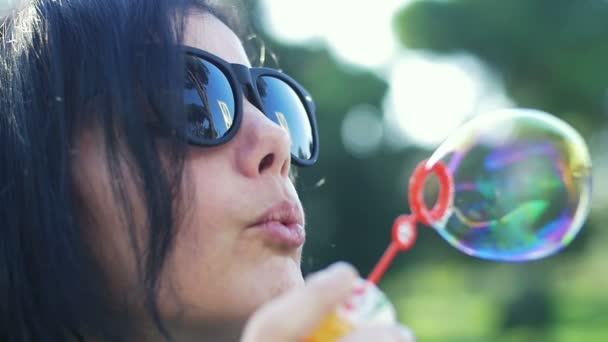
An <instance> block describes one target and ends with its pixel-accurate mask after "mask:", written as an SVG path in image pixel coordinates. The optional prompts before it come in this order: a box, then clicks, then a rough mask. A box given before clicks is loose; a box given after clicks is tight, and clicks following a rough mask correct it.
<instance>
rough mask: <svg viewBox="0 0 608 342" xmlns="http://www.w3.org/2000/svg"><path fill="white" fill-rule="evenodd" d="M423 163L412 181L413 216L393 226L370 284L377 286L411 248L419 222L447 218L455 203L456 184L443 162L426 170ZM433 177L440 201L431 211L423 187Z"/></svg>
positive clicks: (399, 218) (399, 220) (431, 222)
mask: <svg viewBox="0 0 608 342" xmlns="http://www.w3.org/2000/svg"><path fill="white" fill-rule="evenodd" d="M427 164H428V163H427V161H426V160H425V161H422V162H420V163H419V164H418V166H417V167H416V170H414V173H413V174H412V176H411V177H410V191H409V201H410V206H411V209H412V214H411V215H401V216H399V217H397V218H396V219H395V222H394V223H393V232H392V242H391V243H390V244H389V246H388V248H387V249H386V251H385V252H384V254H383V255H382V257H381V258H380V261H378V263H377V264H376V266H375V267H374V269H373V270H372V272H371V273H370V275H369V276H368V277H367V280H368V281H370V282H372V283H374V284H378V283H379V282H380V279H382V276H383V275H384V274H385V273H386V271H387V270H388V268H389V266H390V265H391V264H392V263H393V260H395V257H396V256H397V254H398V253H399V252H405V251H407V250H409V249H410V248H412V247H413V246H414V244H415V242H416V237H417V236H418V229H417V228H416V227H417V225H418V222H420V223H422V224H425V225H427V226H430V225H432V224H433V223H434V222H439V221H441V220H444V219H445V218H447V216H448V215H447V214H448V212H449V208H450V207H451V206H452V202H453V200H454V180H453V179H452V175H451V174H450V170H449V169H448V167H447V166H446V165H445V164H444V163H442V162H436V163H435V164H433V165H431V166H427ZM431 174H435V176H436V177H437V179H438V180H439V198H438V199H437V203H435V206H434V207H433V209H432V210H429V209H428V208H427V206H426V204H425V203H424V187H425V185H426V181H427V179H428V177H429V176H430V175H431Z"/></svg>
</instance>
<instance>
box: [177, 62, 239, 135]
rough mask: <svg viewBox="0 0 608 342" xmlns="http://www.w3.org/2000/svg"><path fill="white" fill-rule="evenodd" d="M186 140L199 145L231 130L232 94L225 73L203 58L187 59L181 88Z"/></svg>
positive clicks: (232, 116)
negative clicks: (184, 78)
mask: <svg viewBox="0 0 608 342" xmlns="http://www.w3.org/2000/svg"><path fill="white" fill-rule="evenodd" d="M184 105H185V106H186V119H187V122H188V125H187V136H188V139H190V140H192V141H194V142H195V143H199V144H206V143H213V142H214V141H216V140H218V139H221V138H222V137H223V136H224V135H226V133H227V132H228V130H230V128H231V127H232V124H233V121H234V113H235V100H234V93H233V92H232V87H231V85H230V82H229V81H228V79H227V78H226V76H225V74H224V73H223V72H222V71H221V70H220V69H219V68H218V67H216V66H215V65H214V64H212V63H210V62H208V61H205V60H204V59H202V58H199V57H196V56H191V55H188V56H187V57H186V84H185V86H184Z"/></svg>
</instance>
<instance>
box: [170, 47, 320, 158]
mask: <svg viewBox="0 0 608 342" xmlns="http://www.w3.org/2000/svg"><path fill="white" fill-rule="evenodd" d="M182 49H183V50H184V52H185V56H186V74H185V85H184V92H183V97H184V105H185V110H186V129H185V132H184V133H185V138H186V140H187V142H188V143H190V144H194V145H198V146H216V145H220V144H223V143H225V142H227V141H229V140H230V139H232V137H234V135H235V134H236V133H237V131H238V130H239V127H240V124H241V121H242V117H243V103H242V102H243V100H242V99H243V95H244V96H245V97H246V98H247V100H249V101H250V102H251V103H252V104H253V105H254V106H256V107H257V108H258V109H259V110H260V111H261V112H262V113H264V115H266V117H268V118H269V119H270V120H272V121H273V122H275V123H276V124H278V125H280V126H281V127H283V128H284V129H285V130H286V131H287V132H288V134H289V136H290V138H291V160H292V162H293V163H294V164H296V165H298V166H310V165H313V164H314V163H315V162H316V161H317V158H318V156H319V138H318V133H317V123H316V119H315V106H314V102H313V100H312V98H311V96H310V94H309V93H308V92H307V91H306V90H305V89H304V88H303V87H302V86H301V85H300V84H299V83H297V82H296V81H294V80H293V79H292V78H291V77H289V76H287V75H285V74H284V73H282V72H280V71H278V70H274V69H270V68H250V67H247V66H245V65H241V64H233V63H228V62H226V61H225V60H223V59H221V58H220V57H218V56H215V55H213V54H211V53H209V52H206V51H203V50H199V49H195V48H192V47H182Z"/></svg>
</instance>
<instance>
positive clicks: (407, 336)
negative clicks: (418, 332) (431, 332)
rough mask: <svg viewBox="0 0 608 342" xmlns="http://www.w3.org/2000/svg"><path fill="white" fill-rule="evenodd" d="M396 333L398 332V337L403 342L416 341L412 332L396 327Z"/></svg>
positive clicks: (402, 327)
mask: <svg viewBox="0 0 608 342" xmlns="http://www.w3.org/2000/svg"><path fill="white" fill-rule="evenodd" d="M397 331H399V335H401V337H402V338H403V339H404V341H408V342H414V341H416V336H415V335H414V332H413V331H411V330H410V329H408V328H406V327H404V326H401V325H400V326H398V327H397Z"/></svg>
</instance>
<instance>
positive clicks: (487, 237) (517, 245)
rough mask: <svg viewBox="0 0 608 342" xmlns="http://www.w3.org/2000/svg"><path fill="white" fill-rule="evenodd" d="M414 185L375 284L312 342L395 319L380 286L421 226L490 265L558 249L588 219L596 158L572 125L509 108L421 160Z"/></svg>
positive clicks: (472, 123)
mask: <svg viewBox="0 0 608 342" xmlns="http://www.w3.org/2000/svg"><path fill="white" fill-rule="evenodd" d="M432 174H434V175H435V176H436V177H437V179H438V181H439V196H438V200H437V202H436V204H435V205H434V207H433V208H432V209H428V208H427V206H426V204H425V202H424V187H425V185H426V181H427V179H428V177H429V176H430V175H432ZM409 185H410V187H409V202H410V207H411V211H412V214H411V215H401V216H399V217H397V219H396V220H395V221H394V223H393V227H392V239H391V243H390V244H389V246H388V248H387V249H386V251H385V252H384V254H383V255H382V257H381V258H380V261H379V262H378V263H377V264H376V266H375V267H374V269H373V270H372V272H371V273H370V275H369V276H368V278H367V280H368V281H367V282H365V283H363V284H362V285H361V286H359V287H358V288H357V289H356V290H355V292H354V293H353V298H352V299H351V301H350V302H349V303H347V304H345V305H344V306H342V307H340V308H338V310H337V312H336V313H335V314H334V315H331V316H330V317H328V318H327V319H326V320H325V321H324V322H323V323H322V325H321V326H320V327H319V328H318V329H317V330H316V331H315V332H314V334H313V335H312V336H311V337H310V338H308V339H306V340H305V341H306V342H329V341H336V340H337V339H338V338H340V337H342V336H344V335H346V334H347V333H349V332H350V331H352V330H353V329H354V327H355V326H356V325H357V324H360V323H362V322H374V321H384V322H386V321H391V320H392V321H394V320H395V314H394V308H393V307H392V305H391V304H390V302H389V301H388V299H386V296H384V294H382V292H380V291H379V290H378V288H377V287H376V286H375V285H376V284H378V282H379V281H380V279H381V278H382V276H383V275H384V274H385V273H386V271H387V269H388V268H389V266H390V264H391V263H392V262H393V260H394V259H395V257H396V256H397V254H398V253H399V252H404V251H407V250H409V249H410V248H412V247H413V245H414V243H415V241H416V237H417V224H418V223H422V224H425V225H427V226H430V227H433V228H435V230H436V231H437V232H438V233H439V234H440V235H441V237H442V238H444V240H446V241H447V242H448V243H449V244H451V245H452V246H453V247H455V248H457V249H459V250H460V251H462V252H464V253H466V254H469V255H471V256H475V257H478V258H482V259H488V260H494V261H508V262H525V261H530V260H535V259H540V258H543V257H547V256H549V255H552V254H555V253H557V252H559V251H560V250H561V249H563V248H564V247H565V246H567V245H568V244H569V243H570V242H572V240H573V239H574V237H575V236H576V235H577V233H578V232H579V230H580V229H581V227H582V225H583V223H584V221H585V219H586V217H587V214H588V211H589V207H590V204H589V203H590V197H591V159H590V156H589V152H588V150H587V146H586V144H585V142H584V140H583V139H582V137H581V136H580V134H578V132H576V131H575V130H574V129H573V128H572V127H571V126H569V125H568V124H567V123H565V122H563V121H561V120H559V119H557V118H555V117H554V116H552V115H550V114H547V113H544V112H541V111H537V110H530V109H508V110H501V111H497V112H495V113H493V114H490V115H484V116H480V117H477V118H475V119H474V120H472V121H470V122H469V123H467V124H465V125H464V126H462V127H461V128H460V129H459V130H457V131H456V132H455V133H454V134H452V135H451V136H450V137H449V138H448V139H447V140H446V141H445V142H444V143H442V144H441V145H440V146H439V148H438V149H437V150H436V151H435V152H434V153H433V155H432V156H431V157H430V158H429V159H428V160H426V161H423V162H421V163H420V164H418V166H417V167H416V169H415V170H414V173H413V174H412V176H411V177H410V184H409Z"/></svg>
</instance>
